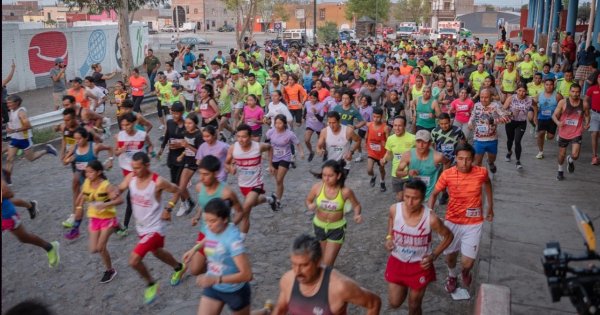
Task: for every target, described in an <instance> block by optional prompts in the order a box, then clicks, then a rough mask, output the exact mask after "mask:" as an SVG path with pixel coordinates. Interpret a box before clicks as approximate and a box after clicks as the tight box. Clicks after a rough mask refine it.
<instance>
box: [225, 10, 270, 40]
mask: <svg viewBox="0 0 600 315" xmlns="http://www.w3.org/2000/svg"><path fill="white" fill-rule="evenodd" d="M221 1H223V3H224V4H225V7H226V8H227V10H232V11H235V13H236V14H235V15H236V25H237V26H238V27H236V28H235V40H236V43H237V46H238V48H239V49H241V48H243V47H244V46H243V44H244V43H243V39H244V37H245V36H246V33H250V35H252V22H253V21H254V17H256V12H257V11H258V8H259V6H260V5H261V2H263V1H264V0H221ZM239 26H241V28H242V29H241V30H240V28H239Z"/></svg>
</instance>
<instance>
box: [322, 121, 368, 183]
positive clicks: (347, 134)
mask: <svg viewBox="0 0 600 315" xmlns="http://www.w3.org/2000/svg"><path fill="white" fill-rule="evenodd" d="M340 120H341V116H340V113H339V112H337V111H330V112H327V127H326V128H325V132H321V134H320V135H319V142H318V143H317V154H318V155H321V156H322V155H324V154H325V150H327V157H328V158H329V159H330V160H334V161H341V160H345V162H346V166H345V167H344V168H345V172H346V174H347V173H348V172H349V171H350V161H351V160H352V155H353V154H354V152H355V151H356V150H358V148H359V147H360V141H361V139H360V137H359V136H358V135H357V134H355V133H354V128H352V127H351V126H344V125H342V124H341V123H340ZM351 141H354V144H353V147H352V148H350V142H351Z"/></svg>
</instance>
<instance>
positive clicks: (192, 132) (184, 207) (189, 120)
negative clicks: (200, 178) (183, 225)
mask: <svg viewBox="0 0 600 315" xmlns="http://www.w3.org/2000/svg"><path fill="white" fill-rule="evenodd" d="M184 126H185V132H184V134H183V143H182V144H183V146H184V148H185V150H184V151H183V153H181V155H179V156H178V157H177V161H178V162H181V163H183V171H181V175H180V177H179V191H181V206H180V207H179V210H177V213H176V215H177V216H178V217H180V216H182V215H188V214H189V213H190V212H192V210H194V208H195V207H196V204H195V203H194V201H193V200H192V198H191V197H190V194H189V192H187V187H188V184H190V185H191V183H190V180H191V179H192V176H193V175H194V173H195V172H196V171H197V170H198V164H197V163H196V154H197V153H198V147H200V145H201V144H202V142H204V140H203V139H202V132H201V131H200V129H198V116H196V114H195V113H190V114H188V115H187V117H186V118H185V121H184ZM213 128H214V127H213ZM185 196H187V197H188V198H185Z"/></svg>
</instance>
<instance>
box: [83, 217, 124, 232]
mask: <svg viewBox="0 0 600 315" xmlns="http://www.w3.org/2000/svg"><path fill="white" fill-rule="evenodd" d="M118 227H119V223H118V221H117V217H114V218H107V219H99V218H90V224H89V225H88V229H89V231H90V232H97V231H102V230H106V229H110V228H118Z"/></svg>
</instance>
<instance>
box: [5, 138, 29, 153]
mask: <svg viewBox="0 0 600 315" xmlns="http://www.w3.org/2000/svg"><path fill="white" fill-rule="evenodd" d="M9 145H10V146H11V147H12V148H17V149H21V150H23V151H24V150H27V149H29V148H31V146H33V142H32V141H31V138H29V139H10V144H9Z"/></svg>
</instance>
